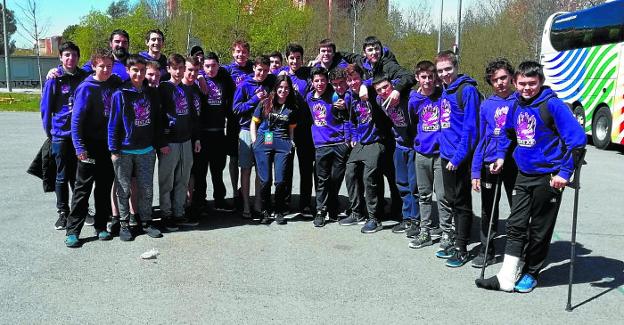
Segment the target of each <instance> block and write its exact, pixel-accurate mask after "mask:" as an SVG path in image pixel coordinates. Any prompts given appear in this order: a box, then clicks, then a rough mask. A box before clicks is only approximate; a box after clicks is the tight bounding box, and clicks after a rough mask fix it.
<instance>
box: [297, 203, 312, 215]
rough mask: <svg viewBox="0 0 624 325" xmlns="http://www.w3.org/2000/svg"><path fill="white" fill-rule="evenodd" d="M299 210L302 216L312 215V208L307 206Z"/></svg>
mask: <svg viewBox="0 0 624 325" xmlns="http://www.w3.org/2000/svg"><path fill="white" fill-rule="evenodd" d="M299 210H300V211H301V214H303V215H314V209H312V207H310V206H309V205H307V206H304V207H303V208H301V209H299Z"/></svg>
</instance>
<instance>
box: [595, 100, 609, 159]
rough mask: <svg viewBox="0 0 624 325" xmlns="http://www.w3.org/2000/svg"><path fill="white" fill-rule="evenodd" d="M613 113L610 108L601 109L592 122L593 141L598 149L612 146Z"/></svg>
mask: <svg viewBox="0 0 624 325" xmlns="http://www.w3.org/2000/svg"><path fill="white" fill-rule="evenodd" d="M611 124H612V121H611V112H609V108H608V107H605V106H603V107H600V108H599V109H598V112H596V114H594V118H593V121H592V140H593V141H594V146H595V147H596V148H598V149H607V147H609V144H611Z"/></svg>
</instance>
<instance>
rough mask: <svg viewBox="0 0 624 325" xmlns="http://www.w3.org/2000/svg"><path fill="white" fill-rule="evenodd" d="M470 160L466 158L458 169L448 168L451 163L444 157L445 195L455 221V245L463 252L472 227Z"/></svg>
mask: <svg viewBox="0 0 624 325" xmlns="http://www.w3.org/2000/svg"><path fill="white" fill-rule="evenodd" d="M470 161H472V159H465V160H464V162H462V163H461V164H460V165H459V166H457V169H456V170H454V171H450V170H448V169H446V165H447V164H448V163H449V161H448V160H447V159H444V158H442V180H443V182H444V196H446V200H447V201H448V204H449V207H450V208H451V214H452V216H453V220H454V222H455V234H456V237H455V247H456V248H457V249H458V250H459V251H462V252H465V251H466V246H467V245H468V243H469V241H470V229H471V228H472V192H471V191H472V184H471V179H470V163H469V162H470Z"/></svg>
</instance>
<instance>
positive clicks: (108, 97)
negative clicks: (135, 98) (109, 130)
mask: <svg viewBox="0 0 624 325" xmlns="http://www.w3.org/2000/svg"><path fill="white" fill-rule="evenodd" d="M102 105H103V106H104V116H106V117H109V116H110V112H111V107H112V106H113V91H112V89H105V90H102Z"/></svg>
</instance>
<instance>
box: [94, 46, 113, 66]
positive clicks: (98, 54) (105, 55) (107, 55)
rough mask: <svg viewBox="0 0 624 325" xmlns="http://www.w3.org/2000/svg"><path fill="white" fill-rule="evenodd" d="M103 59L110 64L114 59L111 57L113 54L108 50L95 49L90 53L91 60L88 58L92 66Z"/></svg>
mask: <svg viewBox="0 0 624 325" xmlns="http://www.w3.org/2000/svg"><path fill="white" fill-rule="evenodd" d="M104 59H108V60H111V62H112V61H114V60H115V58H114V57H113V52H112V51H111V50H109V49H96V50H95V51H93V52H92V53H91V58H89V60H90V61H91V65H94V64H95V63H96V62H97V61H101V60H104Z"/></svg>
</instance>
